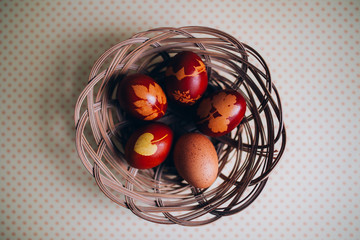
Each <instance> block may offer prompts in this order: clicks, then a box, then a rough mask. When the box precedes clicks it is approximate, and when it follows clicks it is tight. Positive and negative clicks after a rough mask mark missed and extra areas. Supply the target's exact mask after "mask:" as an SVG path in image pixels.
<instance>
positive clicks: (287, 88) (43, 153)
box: [0, 0, 360, 240]
mask: <svg viewBox="0 0 360 240" xmlns="http://www.w3.org/2000/svg"><path fill="white" fill-rule="evenodd" d="M359 19H360V1H357V0H352V1H331V0H324V1H320V0H318V1H317V0H314V1H312V0H308V1H285V0H283V1H270V0H265V1H260V0H255V1H253V0H242V1H215V0H207V1H205V0H194V1H193V0H187V1H172V0H165V1H160V0H152V1H150V0H144V1H140V0H136V1H124V0H122V1H121V0H119V1H105V0H104V1H85V0H82V1H60V0H54V1H41V0H30V1H11V0H3V1H0V76H1V78H0V239H33V240H35V239H36V240H39V239H77V240H78V239H360V229H359V228H360V219H359V217H360V209H359V202H360V196H359V192H360V186H359V184H360V181H359V179H360V160H359V156H360V147H359V142H360V139H359V138H360V137H359V136H360V121H359V119H360V113H359V112H360V43H359V42H360V33H359V29H360V22H359ZM186 25H200V26H208V27H213V28H217V29H220V30H222V31H225V32H227V33H229V34H231V35H233V36H235V37H236V38H237V39H239V40H240V41H242V42H244V43H247V44H249V45H250V46H252V47H254V48H255V49H256V50H258V51H259V52H260V53H261V55H262V56H263V57H264V58H265V60H266V61H267V63H268V65H269V67H270V71H271V73H272V77H273V79H274V83H275V84H276V86H277V87H278V89H279V92H280V94H281V96H282V103H283V108H284V109H283V111H284V117H285V122H286V126H287V130H288V131H287V132H288V144H287V149H286V152H285V155H284V157H283V158H282V159H281V161H280V163H279V165H278V166H277V168H276V169H275V171H274V172H273V173H272V174H271V175H270V180H269V181H268V184H267V185H266V187H265V190H264V191H263V193H262V195H261V196H260V197H259V198H258V199H257V200H256V201H255V202H254V203H253V204H252V205H251V206H250V207H249V208H247V209H245V210H244V211H242V212H240V213H239V214H236V215H232V216H230V217H224V218H222V219H220V220H219V221H216V222H215V223H212V224H209V225H205V226H202V227H182V226H177V225H158V224H154V223H150V222H147V221H145V220H142V219H140V218H138V217H136V216H134V215H133V214H132V213H131V212H130V211H129V210H127V209H125V208H122V207H119V206H117V205H116V204H114V203H113V202H111V201H110V200H109V199H108V198H106V196H105V195H104V194H103V193H102V192H101V191H99V189H98V187H97V185H96V184H95V181H94V179H93V177H92V176H91V175H90V174H89V173H88V172H87V171H86V170H85V168H84V167H83V165H82V163H81V161H80V160H79V158H78V156H77V153H76V150H75V144H74V141H75V140H74V138H75V130H74V122H73V114H74V106H75V103H76V100H77V97H78V96H79V94H80V92H81V91H82V89H83V88H84V86H85V85H86V82H87V77H88V74H89V72H90V69H91V67H92V65H93V64H94V62H95V60H96V59H97V58H98V57H99V56H100V55H101V54H102V53H103V52H104V51H105V50H107V49H108V48H110V47H111V46H113V45H114V44H116V43H118V42H120V41H122V40H125V39H127V38H129V37H130V36H131V35H133V34H134V33H136V32H139V31H143V30H147V29H151V28H154V27H160V26H172V27H180V26H186Z"/></svg>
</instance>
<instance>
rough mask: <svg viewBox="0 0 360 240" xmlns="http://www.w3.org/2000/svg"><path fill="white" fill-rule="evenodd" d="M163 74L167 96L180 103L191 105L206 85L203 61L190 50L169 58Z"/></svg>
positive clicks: (206, 79)
mask: <svg viewBox="0 0 360 240" xmlns="http://www.w3.org/2000/svg"><path fill="white" fill-rule="evenodd" d="M165 75H166V79H165V83H166V93H167V96H168V97H169V98H170V99H172V100H174V101H175V102H177V103H179V104H181V105H193V104H194V103H195V102H196V101H197V100H198V99H200V97H201V96H202V95H203V93H204V92H205V91H206V88H207V85H208V76H207V72H206V67H205V64H204V62H203V61H202V60H201V58H200V57H199V56H198V55H197V54H195V53H193V52H190V51H183V52H180V53H178V54H176V55H175V56H174V57H173V58H172V59H171V60H170V62H169V65H168V67H167V70H166V73H165Z"/></svg>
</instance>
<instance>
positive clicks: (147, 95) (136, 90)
mask: <svg viewBox="0 0 360 240" xmlns="http://www.w3.org/2000/svg"><path fill="white" fill-rule="evenodd" d="M117 97H118V99H119V102H120V106H121V107H122V108H123V109H125V110H126V111H127V112H129V113H130V114H131V115H133V116H134V117H136V118H139V119H142V120H156V119H159V118H161V117H162V116H164V115H165V112H166V108H167V99H166V95H165V93H164V91H163V90H162V88H161V87H160V85H159V84H157V83H156V82H155V81H154V79H152V78H151V77H149V76H147V75H144V74H139V73H137V74H132V75H129V76H127V77H125V78H124V79H123V80H122V81H121V83H120V86H119V88H118V92H117Z"/></svg>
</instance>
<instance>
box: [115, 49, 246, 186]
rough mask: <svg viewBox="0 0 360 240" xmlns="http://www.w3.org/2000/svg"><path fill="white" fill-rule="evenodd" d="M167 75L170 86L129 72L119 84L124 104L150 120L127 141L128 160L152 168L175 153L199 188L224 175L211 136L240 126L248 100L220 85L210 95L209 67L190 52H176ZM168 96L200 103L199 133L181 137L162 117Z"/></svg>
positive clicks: (189, 179)
mask: <svg viewBox="0 0 360 240" xmlns="http://www.w3.org/2000/svg"><path fill="white" fill-rule="evenodd" d="M165 76H166V77H165V87H164V89H163V88H162V87H161V86H160V85H159V84H158V83H157V82H156V81H155V80H154V79H153V78H151V77H150V76H147V75H144V74H140V73H135V74H131V75H128V76H126V77H125V78H123V79H122V80H121V82H120V84H119V87H118V90H117V98H118V100H119V103H120V107H121V108H122V109H123V110H125V111H126V112H127V113H128V114H130V115H131V116H133V117H135V118H137V119H141V120H143V121H147V122H148V123H147V124H145V125H144V126H142V127H140V128H138V129H137V130H136V131H135V132H133V133H132V135H131V136H130V137H129V139H128V140H127V143H126V146H125V159H126V161H127V162H128V163H129V165H130V166H131V167H134V168H137V169H149V168H153V167H156V166H158V165H160V164H161V163H162V162H164V161H165V159H166V158H167V157H168V156H169V155H170V152H172V155H173V156H172V159H173V160H174V165H175V167H176V169H177V171H178V173H179V175H180V176H181V177H182V178H183V179H184V180H186V181H187V182H188V183H189V184H191V185H192V186H194V187H198V188H207V187H209V186H211V185H212V183H213V182H214V181H215V180H216V177H217V175H218V156H217V153H216V150H215V147H214V145H213V143H212V142H211V140H210V139H209V138H210V137H219V136H223V135H225V134H227V133H229V132H231V131H232V130H233V129H234V128H235V127H237V126H238V125H239V124H240V122H241V120H242V119H243V117H244V115H245V111H246V101H245V99H244V97H243V96H242V95H241V94H240V93H239V92H237V91H235V90H219V91H216V92H213V93H211V94H209V95H207V96H206V97H204V94H205V93H206V90H207V87H208V75H207V71H206V66H205V64H204V62H203V61H202V59H201V58H200V57H199V56H198V55H197V54H195V53H193V52H190V51H183V52H180V53H178V54H176V55H175V56H174V57H172V58H171V60H170V61H169V64H168V66H167V69H166V73H165ZM168 101H172V102H174V103H175V104H178V105H179V106H181V107H182V108H187V107H193V106H195V107H196V110H195V111H194V114H195V116H194V121H195V124H196V126H197V129H198V130H199V132H191V133H186V134H183V135H182V136H180V137H179V138H178V139H177V140H176V142H175V141H174V133H173V130H172V129H171V128H170V126H168V125H166V124H164V123H162V122H157V121H156V120H158V119H160V118H161V117H163V116H164V115H165V113H166V110H167V107H168ZM189 112H190V111H189ZM174 142H175V143H174ZM171 150H173V151H171Z"/></svg>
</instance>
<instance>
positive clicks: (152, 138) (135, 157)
mask: <svg viewBox="0 0 360 240" xmlns="http://www.w3.org/2000/svg"><path fill="white" fill-rule="evenodd" d="M172 141H173V131H172V130H171V128H170V127H169V126H167V125H165V124H163V123H151V124H149V125H146V126H144V127H142V128H139V129H138V130H136V131H135V132H134V133H133V134H132V135H131V136H130V138H129V140H128V141H127V143H126V146H125V159H126V161H127V162H128V163H129V165H130V166H132V167H134V168H138V169H149V168H153V167H156V166H158V165H160V164H161V163H162V162H163V161H164V160H165V159H166V157H167V156H168V154H169V152H170V149H171V145H172Z"/></svg>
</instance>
